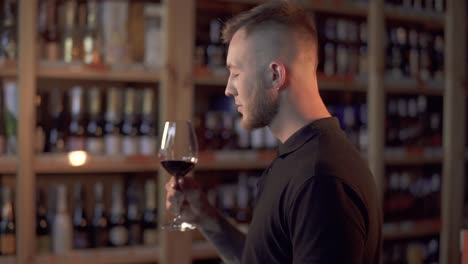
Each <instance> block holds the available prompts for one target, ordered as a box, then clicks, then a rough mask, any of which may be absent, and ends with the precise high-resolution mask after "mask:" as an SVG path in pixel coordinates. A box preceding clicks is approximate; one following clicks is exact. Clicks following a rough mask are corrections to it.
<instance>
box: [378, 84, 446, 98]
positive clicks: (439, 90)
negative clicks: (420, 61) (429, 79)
mask: <svg viewBox="0 0 468 264" xmlns="http://www.w3.org/2000/svg"><path fill="white" fill-rule="evenodd" d="M443 87H444V83H440V84H435V83H433V84H425V83H418V82H416V81H402V82H386V84H385V91H386V92H387V93H389V94H418V95H434V96H442V95H444V89H443Z"/></svg>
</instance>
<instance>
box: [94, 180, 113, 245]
mask: <svg viewBox="0 0 468 264" xmlns="http://www.w3.org/2000/svg"><path fill="white" fill-rule="evenodd" d="M108 245H109V219H108V217H107V214H106V211H105V207H104V186H103V185H102V183H101V182H97V183H96V184H95V185H94V214H93V220H92V223H91V247H93V248H99V247H106V246H108Z"/></svg>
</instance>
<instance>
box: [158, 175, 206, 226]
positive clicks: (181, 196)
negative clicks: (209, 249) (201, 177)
mask: <svg viewBox="0 0 468 264" xmlns="http://www.w3.org/2000/svg"><path fill="white" fill-rule="evenodd" d="M176 179H177V178H176V177H174V176H173V177H171V178H170V179H169V181H168V182H167V183H166V209H168V210H170V211H171V212H173V213H175V214H177V213H180V215H181V216H182V220H183V221H185V222H188V223H193V224H195V225H199V224H201V223H202V222H206V220H208V219H206V218H209V217H210V215H212V212H213V210H215V209H214V208H213V207H212V206H211V205H210V204H209V202H208V199H207V197H206V195H205V193H204V192H203V191H202V190H201V188H200V186H199V184H198V183H197V182H196V181H195V180H194V179H193V178H192V177H180V178H178V182H177V183H176ZM208 221H209V220H208Z"/></svg>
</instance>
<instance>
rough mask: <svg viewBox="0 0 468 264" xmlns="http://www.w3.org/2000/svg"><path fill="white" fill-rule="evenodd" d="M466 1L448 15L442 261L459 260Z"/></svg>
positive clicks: (450, 6) (450, 4) (451, 6)
mask: <svg viewBox="0 0 468 264" xmlns="http://www.w3.org/2000/svg"><path fill="white" fill-rule="evenodd" d="M465 20H466V1H460V0H448V1H447V11H446V15H445V21H446V22H445V43H446V45H445V91H444V122H443V125H444V127H443V151H444V159H443V172H442V209H441V211H442V233H441V250H440V263H442V264H451V263H460V246H459V245H460V230H461V228H462V224H463V204H464V194H463V193H464V186H465V185H464V182H465V155H464V152H465V140H466V139H465V136H466V133H465V131H466V124H465V120H466V119H465V115H466V93H465V91H464V81H465V80H466V79H465V76H464V74H465V69H466V60H465V59H466V56H465V49H466V28H465V27H466V21H465Z"/></svg>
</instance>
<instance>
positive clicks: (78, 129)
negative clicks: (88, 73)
mask: <svg viewBox="0 0 468 264" xmlns="http://www.w3.org/2000/svg"><path fill="white" fill-rule="evenodd" d="M69 98H70V123H69V124H68V131H67V150H68V151H76V150H85V149H86V124H85V123H86V122H85V118H84V113H83V89H82V88H81V86H74V87H73V88H71V90H70V93H69Z"/></svg>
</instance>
